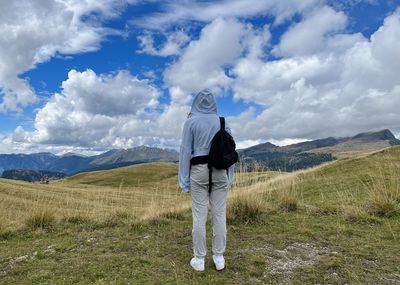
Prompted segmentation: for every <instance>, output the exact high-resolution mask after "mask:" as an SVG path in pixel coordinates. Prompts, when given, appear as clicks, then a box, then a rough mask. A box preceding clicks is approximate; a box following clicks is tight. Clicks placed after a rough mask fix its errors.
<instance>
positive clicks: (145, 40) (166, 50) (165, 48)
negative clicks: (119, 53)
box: [137, 31, 190, 56]
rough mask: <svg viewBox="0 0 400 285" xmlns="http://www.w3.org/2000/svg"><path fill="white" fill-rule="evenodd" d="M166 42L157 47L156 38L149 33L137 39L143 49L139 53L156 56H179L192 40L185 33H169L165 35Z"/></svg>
mask: <svg viewBox="0 0 400 285" xmlns="http://www.w3.org/2000/svg"><path fill="white" fill-rule="evenodd" d="M165 38H166V40H165V42H164V43H163V44H162V45H161V46H158V47H155V43H154V36H153V35H152V34H151V33H150V32H147V33H145V34H143V35H140V36H138V37H137V39H138V41H139V45H140V47H141V49H140V50H139V51H138V53H146V54H150V55H155V56H171V55H179V54H180V53H181V49H182V47H183V46H184V45H185V44H186V43H187V42H188V41H189V40H190V37H189V36H188V35H187V34H186V33H185V32H183V31H174V32H169V33H167V34H166V35H165Z"/></svg>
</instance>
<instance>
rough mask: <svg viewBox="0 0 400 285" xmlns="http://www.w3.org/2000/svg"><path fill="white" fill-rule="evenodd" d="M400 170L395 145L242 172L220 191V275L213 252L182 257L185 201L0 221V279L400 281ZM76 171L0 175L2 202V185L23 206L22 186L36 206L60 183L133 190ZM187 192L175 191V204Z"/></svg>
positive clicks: (186, 243)
mask: <svg viewBox="0 0 400 285" xmlns="http://www.w3.org/2000/svg"><path fill="white" fill-rule="evenodd" d="M149 167H154V165H152V166H149ZM160 169H161V168H158V173H159V172H161V170H160ZM163 169H166V167H164V168H163ZM131 170H132V171H133V169H131ZM399 170H400V147H392V148H389V149H385V150H383V151H380V152H377V153H374V154H371V155H367V156H364V157H359V158H348V159H343V160H339V161H335V162H331V163H328V164H326V165H323V166H320V167H316V168H314V169H309V170H304V171H299V172H294V173H273V172H269V173H262V172H256V173H250V174H249V173H244V174H243V175H239V176H238V177H237V181H236V185H235V187H234V188H233V189H231V191H230V193H229V201H228V203H229V205H228V220H229V226H228V248H227V252H226V259H227V269H226V270H225V271H223V272H216V271H215V270H214V269H212V261H211V258H210V256H208V257H207V262H206V267H207V268H206V271H205V272H204V273H197V272H193V271H192V270H191V268H190V266H189V265H188V262H189V260H190V258H191V254H192V252H191V214H190V211H189V209H188V208H185V207H183V208H181V209H178V211H175V212H174V210H176V209H174V205H172V206H168V207H167V206H165V207H164V209H165V210H166V211H164V212H159V211H157V209H158V208H157V207H154V208H153V211H152V212H154V213H158V214H155V215H149V216H148V219H147V220H142V221H138V220H137V219H134V218H132V216H130V215H129V214H126V213H127V212H126V211H125V212H123V211H121V209H124V208H125V210H126V209H129V206H128V205H127V204H125V205H122V204H123V202H122V201H123V200H122V199H121V200H116V203H115V207H120V208H119V210H120V211H119V212H116V213H117V214H116V215H113V216H110V217H109V218H108V219H106V220H96V219H95V218H93V217H89V218H87V217H86V218H85V217H84V216H80V217H78V216H71V217H69V218H68V217H66V218H65V219H63V220H60V219H58V218H55V217H53V216H52V215H51V214H49V215H48V216H42V217H39V218H37V219H36V222H35V220H32V219H29V217H28V220H25V222H24V225H25V226H23V227H22V228H20V229H19V230H18V231H11V232H10V231H9V230H4V229H3V230H1V227H0V232H1V231H2V234H0V284H2V283H4V284H72V283H74V284H399V283H400V275H399V271H398V264H399V263H400V257H399V252H400V243H399V234H400V174H399V173H400V171H399ZM121 171H124V170H121ZM135 171H138V172H140V170H139V169H135ZM175 171H176V169H175ZM99 173H101V175H102V177H105V175H106V174H107V173H105V172H99ZM132 173H133V172H127V175H128V176H129V175H132ZM151 173H153V172H151ZM82 175H83V176H76V177H73V178H71V180H70V181H69V180H66V181H64V182H59V183H58V184H57V183H54V184H53V185H49V186H48V188H46V186H47V185H44V186H43V185H41V186H40V187H44V188H40V189H39V188H35V187H39V185H35V184H27V183H22V182H13V181H4V180H1V182H0V193H1V194H2V195H3V196H0V203H1V205H0V206H1V208H0V209H2V208H3V207H4V205H7V203H9V202H7V201H6V200H5V199H6V198H4V197H6V196H7V192H6V191H5V189H6V188H7V187H9V188H15V189H14V191H13V192H12V191H11V193H14V194H13V195H14V196H15V195H17V194H16V193H17V192H18V193H19V194H18V197H21V199H24V201H25V202H26V203H28V202H27V201H28V200H29V199H32V196H29V195H28V194H26V192H29V194H30V193H31V192H33V191H38V190H39V194H37V196H36V197H38V198H36V202H37V203H39V201H41V200H46V199H47V198H42V195H44V194H46V193H47V192H46V191H48V192H51V193H53V196H52V197H53V198H52V199H55V198H54V197H55V196H57V195H59V194H60V193H62V194H64V193H65V192H58V191H62V190H67V189H69V190H70V191H71V192H73V191H75V190H76V192H77V193H79V195H77V196H76V197H75V198H76V200H79V199H83V200H84V199H86V200H88V201H91V200H95V199H93V198H92V199H91V198H90V197H93V196H91V195H93V193H94V191H95V189H102V190H101V191H106V189H108V191H109V192H107V191H106V192H103V193H104V194H103V195H106V194H105V193H107V195H111V196H112V195H113V194H112V193H115V192H113V191H116V189H121V190H120V192H121V193H128V192H129V193H131V195H132V196H131V197H132V199H133V196H134V194H135V195H137V194H136V193H134V191H138V189H137V188H136V187H137V186H138V185H139V184H138V185H135V182H134V179H133V180H131V182H124V183H127V184H126V185H128V186H126V190H124V189H125V188H124V186H121V187H120V186H119V185H120V183H121V182H120V179H121V178H122V177H124V175H122V174H121V175H122V176H120V177H119V178H114V180H112V179H113V178H107V179H99V180H96V175H94V174H82ZM91 175H94V176H91ZM144 176H146V175H144ZM112 177H117V176H112ZM108 179H110V181H111V180H112V181H113V182H108ZM163 179H166V181H169V180H168V179H176V177H175V178H174V177H173V176H171V177H168V175H167V174H165V177H163V178H162V179H159V180H157V178H156V177H155V178H154V183H155V184H152V182H151V181H149V180H146V179H144V178H143V180H142V182H141V183H143V185H144V184H146V183H148V184H146V185H147V186H146V189H151V186H150V185H157V183H162V181H163ZM124 181H125V180H124ZM126 181H128V178H126ZM171 181H172V180H171ZM78 182H79V183H78ZM11 183H12V184H13V186H12V187H11V186H10V185H11ZM84 183H90V184H84ZM93 183H97V186H93V185H92V184H93ZM175 183H176V182H175ZM22 184H23V185H22ZM1 185H3V186H1ZM5 185H8V186H5ZM28 187H30V188H29V189H28ZM149 187H150V188H149ZM157 187H158V186H157ZM174 187H177V186H176V184H175V186H174ZM17 188H18V189H19V190H17ZM167 188H168V187H167ZM77 189H79V190H77ZM111 189H113V191H111ZM128 189H130V190H128ZM175 190H176V189H175ZM98 191H100V190H98ZM125 191H126V192H125ZM130 191H132V192H130ZM4 193H6V196H4ZM21 193H25V194H24V195H23V194H21ZM89 193H90V194H91V195H89ZM140 193H141V194H142V192H140ZM159 193H160V192H159ZM175 193H177V192H175ZM86 194H87V196H86ZM8 195H10V194H8ZM120 195H127V194H120ZM175 195H177V197H180V194H179V195H178V194H175ZM182 195H183V194H182ZM100 196H101V195H100ZM39 197H40V198H39ZM103 197H104V196H103ZM189 197H190V196H189V195H183V200H182V201H183V202H182V203H181V204H180V205H183V204H184V203H187V202H188V199H189ZM159 198H160V199H163V198H162V197H161V196H160V197H159ZM185 199H186V200H185ZM5 201H6V202H5ZM176 201H177V200H175V205H176V203H177V202H176ZM88 203H89V202H88ZM179 203H180V202H179ZM43 205H45V204H43ZM64 206H65V205H62V204H60V205H59V207H64ZM43 207H45V206H43ZM169 207H170V208H169ZM13 208H15V207H13ZM102 209H103V210H105V209H107V207H102ZM110 213H111V212H110ZM118 213H119V214H118ZM1 217H3V215H1ZM37 220H39V221H41V223H40V222H39V223H38V222H37ZM210 240H211V228H210V227H208V242H209V241H210ZM208 248H210V244H208Z"/></svg>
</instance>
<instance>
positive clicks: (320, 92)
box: [232, 10, 400, 140]
mask: <svg viewBox="0 0 400 285" xmlns="http://www.w3.org/2000/svg"><path fill="white" fill-rule="evenodd" d="M304 21H307V19H305V20H304ZM300 24H301V23H300ZM399 33H400V11H399V10H397V11H396V12H394V13H393V14H392V15H389V16H388V17H387V18H386V19H385V21H384V23H383V25H382V26H381V27H380V28H379V29H378V30H377V31H376V32H375V33H374V34H373V35H372V36H371V37H370V38H369V39H365V38H363V37H360V36H358V35H357V36H356V37H359V40H358V41H355V42H353V40H352V41H351V42H352V44H351V45H349V46H348V47H347V48H343V46H338V47H337V49H336V50H335V49H334V48H333V47H332V46H331V47H332V49H323V50H319V51H318V52H316V51H314V52H313V53H312V54H304V55H301V56H298V55H287V56H286V57H284V58H282V59H277V60H273V61H265V60H264V59H262V58H254V57H253V58H250V57H246V58H242V59H241V60H240V61H239V62H238V64H237V65H236V66H235V67H234V68H233V74H234V75H235V76H236V80H235V82H234V83H233V89H234V92H235V96H236V97H237V98H241V99H244V100H246V101H250V102H256V103H258V104H260V105H262V106H264V110H263V111H262V112H261V113H260V114H255V113H254V112H253V113H252V112H251V110H249V111H248V112H245V113H244V115H243V116H245V115H246V116H248V117H249V120H248V122H247V124H243V121H242V120H240V117H238V118H232V120H233V124H234V127H235V128H234V129H235V130H236V131H237V133H238V135H239V137H240V138H241V139H253V140H256V139H260V138H265V139H276V140H282V139H287V138H296V139H308V138H320V137H327V136H347V135H353V134H355V133H357V132H362V131H369V130H378V129H382V128H390V129H392V130H393V131H398V130H399V128H400V117H399V116H398V115H397V113H398V110H397V109H398V106H400V101H399V98H400V96H399V90H400V81H399V79H398V77H397V76H396V74H397V70H399V68H400V53H399V52H398V50H397V49H396V45H395V44H394V42H395V41H396V40H395V39H396V38H398V37H399V36H400V35H399ZM334 36H335V37H340V36H342V34H337V35H334ZM349 36H353V35H349ZM315 37H316V38H317V40H318V39H320V35H319V34H316V35H315ZM309 40H311V41H312V39H309ZM254 130H257V131H256V132H255V131H254Z"/></svg>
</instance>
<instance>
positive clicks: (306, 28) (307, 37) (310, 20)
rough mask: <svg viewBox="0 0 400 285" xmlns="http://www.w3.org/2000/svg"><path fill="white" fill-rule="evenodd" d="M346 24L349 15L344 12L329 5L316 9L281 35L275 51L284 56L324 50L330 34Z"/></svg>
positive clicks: (341, 28)
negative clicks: (337, 10)
mask: <svg viewBox="0 0 400 285" xmlns="http://www.w3.org/2000/svg"><path fill="white" fill-rule="evenodd" d="M346 25H347V17H346V15H345V14H344V13H343V12H336V11H335V10H333V9H332V8H331V7H328V6H324V7H321V8H318V9H315V10H313V11H312V12H310V13H309V14H306V15H305V16H304V19H303V20H302V21H301V22H299V23H297V24H295V25H294V26H293V27H291V28H290V29H289V30H288V31H287V32H286V33H285V34H284V35H283V36H282V37H281V42H280V44H279V45H278V46H277V47H275V49H274V52H275V53H276V54H278V55H284V56H302V55H309V54H314V53H316V52H320V51H323V50H325V49H326V40H327V38H329V36H330V34H332V33H335V32H338V31H341V30H343V29H344V28H345V27H346ZM337 40H338V39H337V38H336V39H335V42H336V41H337Z"/></svg>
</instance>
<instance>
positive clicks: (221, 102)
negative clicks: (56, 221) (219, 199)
mask: <svg viewBox="0 0 400 285" xmlns="http://www.w3.org/2000/svg"><path fill="white" fill-rule="evenodd" d="M8 2H9V3H4V2H2V3H1V4H0V5H1V10H2V11H5V12H4V15H5V16H3V17H0V29H1V31H0V32H1V33H2V35H4V36H3V37H2V38H0V153H12V152H26V153H30V152H37V151H50V152H54V153H63V152H67V151H74V152H79V153H85V154H91V153H97V152H101V151H105V150H107V149H110V148H129V147H134V146H138V145H143V144H144V145H150V146H157V147H166V148H175V149H177V148H178V147H179V137H180V132H181V127H182V124H183V122H184V120H185V116H186V113H187V112H188V110H189V108H190V103H191V98H192V96H193V95H194V94H196V93H197V92H198V91H200V90H201V89H202V88H206V87H208V88H211V89H212V90H213V91H214V93H215V94H216V96H217V101H218V107H219V113H220V114H221V115H223V116H226V117H227V118H228V122H229V124H230V126H231V128H232V130H233V133H234V135H235V138H236V140H237V141H238V143H239V146H241V147H246V146H250V145H253V144H256V143H261V142H265V141H271V142H274V143H277V144H281V145H282V144H287V143H292V142H298V141H302V140H308V139H316V138H321V137H328V136H336V137H340V136H349V135H354V134H356V133H358V132H364V131H374V130H380V129H384V128H389V129H390V130H392V131H393V132H394V133H395V135H397V136H399V134H400V119H399V117H400V116H398V115H397V110H398V108H399V107H400V99H399V98H400V79H398V78H397V76H396V75H395V74H396V72H397V70H399V68H400V52H399V50H400V49H398V48H396V45H398V38H399V37H400V8H399V7H400V2H399V1H394V0H392V1H375V0H369V1H368V0H340V1H339V0H338V1H335V0H329V1H328V0H326V1H324V0H306V1H300V0H290V1H277V0H265V1H259V0H247V1H243V0H232V1H193V0H185V1H174V0H169V1H144V0H143V1H141V0H126V1H124V0H107V1H97V3H96V1H89V0H87V1H73V0H65V1H61V2H60V1H57V2H56V1H53V0H45V1H40V2H36V1H27V0H26V1H25V0H22V1H18V3H17V2H15V1H8ZM13 2H15V3H13ZM32 2H33V3H32ZM35 2H36V3H35Z"/></svg>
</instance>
